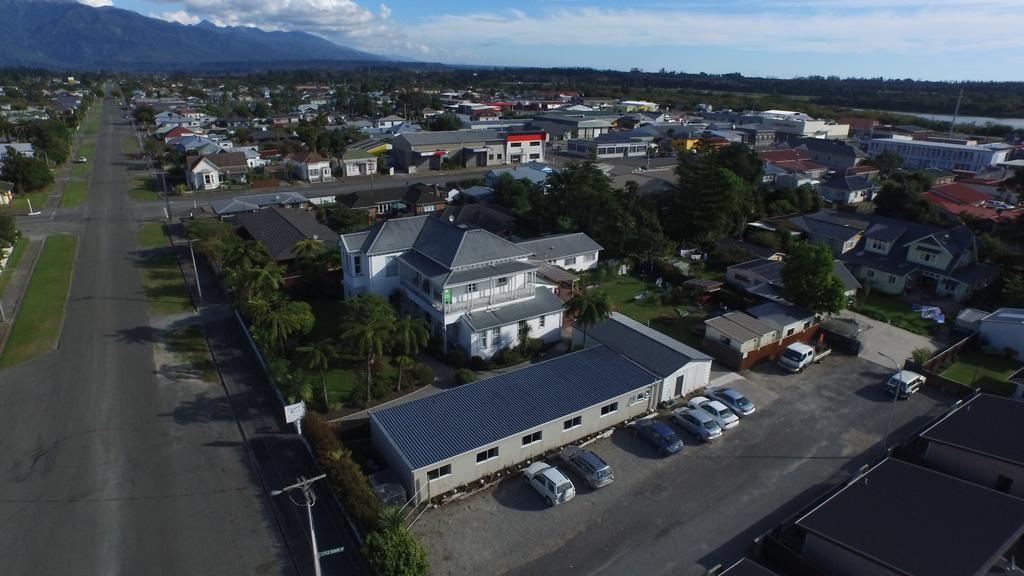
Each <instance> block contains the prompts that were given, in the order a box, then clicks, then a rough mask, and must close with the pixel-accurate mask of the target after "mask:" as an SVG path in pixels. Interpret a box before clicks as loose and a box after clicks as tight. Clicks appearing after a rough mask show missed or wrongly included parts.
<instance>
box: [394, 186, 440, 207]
mask: <svg viewBox="0 0 1024 576" xmlns="http://www.w3.org/2000/svg"><path fill="white" fill-rule="evenodd" d="M436 186H437V185H436V184H435V185H433V186H431V185H429V184H422V183H419V184H413V185H412V186H409V189H408V190H406V191H405V195H404V196H402V199H403V200H404V201H405V203H406V204H409V205H410V206H419V205H421V204H438V203H444V201H445V200H444V198H443V197H440V196H438V190H439V188H437V187H436Z"/></svg>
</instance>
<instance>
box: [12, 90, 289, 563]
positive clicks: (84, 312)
mask: <svg viewBox="0 0 1024 576" xmlns="http://www.w3.org/2000/svg"><path fill="white" fill-rule="evenodd" d="M117 120H118V116H117V106H114V105H113V104H112V103H111V102H108V106H107V109H106V112H105V114H104V126H103V129H102V132H101V134H100V137H99V141H98V144H97V151H96V158H95V160H94V161H95V165H94V167H93V170H94V175H93V188H92V190H91V191H90V194H89V199H88V201H87V203H86V204H85V205H84V206H83V207H81V211H80V212H79V213H80V215H81V216H82V217H83V218H84V220H83V221H82V222H81V224H80V226H81V242H80V246H79V253H78V259H77V263H76V266H75V272H74V279H73V282H72V286H71V294H70V299H69V304H68V308H67V316H66V323H65V326H64V331H63V335H62V339H61V345H60V347H59V349H57V350H55V351H53V352H50V353H48V354H46V355H44V356H42V357H40V358H37V359H35V360H33V361H30V362H28V363H26V364H24V365H21V366H18V367H15V368H13V369H10V370H6V371H4V372H0V454H3V458H2V459H0V518H3V522H2V523H0V558H3V568H2V570H0V571H2V572H3V573H6V574H87V575H90V574H96V575H104V576H105V575H112V574H168V575H181V574H246V575H251V574H288V573H290V571H289V568H288V567H289V566H290V563H289V560H288V558H287V554H286V551H285V549H284V547H283V546H282V545H281V543H280V539H279V536H278V532H277V527H276V524H275V521H274V518H273V516H272V514H271V512H270V508H269V507H268V505H267V500H266V498H265V497H264V495H263V492H262V490H261V489H260V486H259V483H258V480H257V478H256V477H255V475H254V473H253V469H252V467H251V465H250V463H249V459H248V456H247V454H246V452H245V448H244V446H243V445H242V443H241V436H240V434H239V430H238V427H237V425H236V423H235V420H234V418H232V417H230V404H229V403H228V401H227V399H226V396H225V393H224V390H223V388H222V387H221V386H220V385H216V386H209V387H208V388H195V387H185V386H179V385H175V384H174V383H173V382H171V383H166V382H164V383H161V380H160V379H158V378H157V375H156V374H154V363H153V352H152V346H151V344H150V343H149V337H150V334H151V330H150V329H149V328H148V318H147V315H146V304H145V299H144V296H143V294H142V287H141V280H140V275H139V271H138V269H137V268H136V266H135V259H134V257H133V247H134V245H135V238H134V235H135V224H136V222H135V219H134V217H133V211H132V207H131V205H130V203H129V201H128V197H127V190H126V183H125V176H124V173H123V168H122V167H121V166H119V165H117V162H119V160H120V158H119V153H120V147H121V140H122V139H123V138H124V137H125V136H126V135H127V134H128V131H127V128H126V127H125V126H123V125H117V126H114V125H112V123H113V122H115V121H117ZM66 225H67V226H69V227H73V225H72V223H71V222H70V221H68V222H66Z"/></svg>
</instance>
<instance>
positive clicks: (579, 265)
mask: <svg viewBox="0 0 1024 576" xmlns="http://www.w3.org/2000/svg"><path fill="white" fill-rule="evenodd" d="M597 261H598V258H597V251H596V250H595V251H594V252H588V253H587V254H580V255H577V256H570V257H568V258H557V259H556V260H555V261H554V264H555V265H556V266H561V267H562V268H565V269H566V270H573V271H576V272H584V271H586V270H593V269H594V268H597Z"/></svg>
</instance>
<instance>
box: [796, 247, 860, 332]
mask: <svg viewBox="0 0 1024 576" xmlns="http://www.w3.org/2000/svg"><path fill="white" fill-rule="evenodd" d="M834 269H835V264H834V261H833V257H832V251H831V250H830V249H829V247H828V246H827V245H825V244H819V243H811V242H797V243H795V244H793V246H792V247H791V248H790V251H789V254H787V255H786V259H785V261H784V265H783V267H782V281H783V283H784V284H785V294H786V299H788V300H789V301H790V302H792V303H793V304H795V305H797V306H800V307H802V308H807V309H808V310H811V311H813V312H817V313H822V312H827V313H830V314H835V313H837V312H839V311H840V310H842V309H843V307H844V306H845V305H846V296H845V294H844V291H845V289H844V287H843V283H842V282H841V281H840V280H839V278H836V276H835V273H834Z"/></svg>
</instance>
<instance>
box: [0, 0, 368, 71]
mask: <svg viewBox="0 0 1024 576" xmlns="http://www.w3.org/2000/svg"><path fill="white" fill-rule="evenodd" d="M0 22H3V33H0V66H26V67H42V68H53V69H61V70H123V71H161V70H208V69H214V68H217V67H236V68H245V69H253V68H258V67H260V66H261V65H268V66H271V67H276V66H274V64H278V65H280V64H281V63H284V62H318V63H320V64H324V63H330V62H386V61H388V59H387V58H384V57H382V56H377V55H375V54H370V53H367V52H362V51H360V50H355V49H353V48H346V47H344V46H340V45H338V44H335V43H333V42H331V41H329V40H325V39H323V38H320V37H318V36H314V35H312V34H308V33H306V32H266V31H263V30H259V29H257V28H244V27H221V26H215V25H213V24H211V23H209V22H205V21H204V22H201V23H199V24H196V25H185V24H179V23H176V22H166V21H164V20H160V19H157V18H149V17H146V16H143V15H141V14H139V13H137V12H132V11H130V10H122V9H120V8H114V7H112V6H104V7H101V8H93V7H90V6H86V5H84V4H79V3H77V2H74V1H70V2H68V1H45V0H0Z"/></svg>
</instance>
